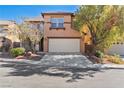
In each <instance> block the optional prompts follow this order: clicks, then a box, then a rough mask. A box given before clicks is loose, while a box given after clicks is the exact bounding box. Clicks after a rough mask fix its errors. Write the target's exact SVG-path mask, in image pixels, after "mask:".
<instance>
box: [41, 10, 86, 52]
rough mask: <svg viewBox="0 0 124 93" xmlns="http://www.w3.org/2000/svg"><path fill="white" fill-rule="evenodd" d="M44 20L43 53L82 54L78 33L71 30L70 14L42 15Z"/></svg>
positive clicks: (51, 13) (49, 13)
mask: <svg viewBox="0 0 124 93" xmlns="http://www.w3.org/2000/svg"><path fill="white" fill-rule="evenodd" d="M42 16H43V18H44V44H43V50H44V52H82V53H83V52H84V44H83V40H82V37H81V35H80V32H78V31H76V30H74V29H73V28H72V20H73V18H74V14H73V13H70V12H47V13H42Z"/></svg>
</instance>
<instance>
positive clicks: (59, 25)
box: [51, 18, 64, 28]
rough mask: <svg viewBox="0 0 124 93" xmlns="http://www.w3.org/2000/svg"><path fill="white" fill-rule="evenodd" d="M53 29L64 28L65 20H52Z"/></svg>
mask: <svg viewBox="0 0 124 93" xmlns="http://www.w3.org/2000/svg"><path fill="white" fill-rule="evenodd" d="M51 28H64V18H51Z"/></svg>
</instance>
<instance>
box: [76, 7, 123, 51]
mask: <svg viewBox="0 0 124 93" xmlns="http://www.w3.org/2000/svg"><path fill="white" fill-rule="evenodd" d="M84 24H85V25H87V27H88V28H89V32H90V34H91V41H92V48H93V50H94V51H95V50H97V49H99V50H102V51H104V49H106V48H109V47H111V46H112V44H113V43H117V42H118V41H119V42H121V41H123V40H124V6H104V5H102V6H98V5H92V6H80V8H79V9H78V10H77V12H76V17H75V20H74V26H75V28H76V29H77V30H78V31H80V32H81V34H82V35H83V36H85V35H86V34H87V33H84V31H82V27H83V25H84ZM94 51H92V52H94Z"/></svg>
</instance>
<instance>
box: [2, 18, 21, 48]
mask: <svg viewBox="0 0 124 93" xmlns="http://www.w3.org/2000/svg"><path fill="white" fill-rule="evenodd" d="M17 33H18V27H17V25H16V23H15V22H14V21H8V20H0V46H2V45H3V44H5V45H6V44H7V45H9V46H10V47H14V46H19V43H20V40H19V38H18V35H17Z"/></svg>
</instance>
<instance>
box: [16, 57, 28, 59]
mask: <svg viewBox="0 0 124 93" xmlns="http://www.w3.org/2000/svg"><path fill="white" fill-rule="evenodd" d="M16 59H26V57H25V56H17V57H16Z"/></svg>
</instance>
